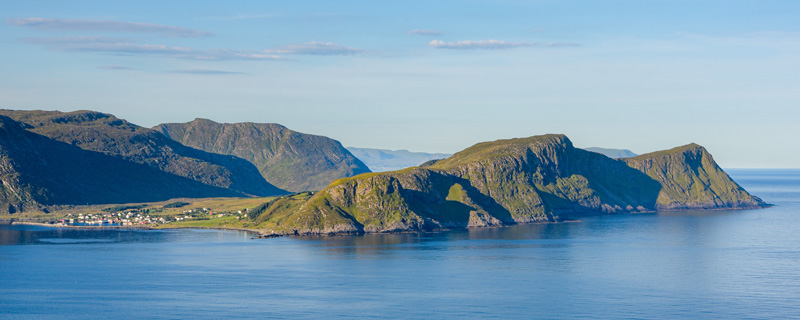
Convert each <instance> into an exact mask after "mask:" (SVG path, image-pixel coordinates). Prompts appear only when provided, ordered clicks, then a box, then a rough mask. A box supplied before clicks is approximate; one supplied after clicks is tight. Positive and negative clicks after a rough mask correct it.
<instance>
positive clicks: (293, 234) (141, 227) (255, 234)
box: [0, 204, 774, 239]
mask: <svg viewBox="0 0 800 320" xmlns="http://www.w3.org/2000/svg"><path fill="white" fill-rule="evenodd" d="M771 207H774V205H773V204H766V205H765V206H762V207H738V208H705V209H701V208H696V209H695V208H693V209H662V210H655V211H643V212H637V213H631V214H643V213H644V214H659V213H661V212H663V213H677V212H689V211H712V212H713V211H721V210H737V211H738V210H757V209H767V208H771ZM609 215H615V214H597V215H594V216H609ZM590 216H591V215H590ZM24 220H38V219H35V218H31V219H24ZM579 221H581V220H580V219H565V220H562V221H532V222H524V223H515V224H509V225H500V226H485V227H454V228H442V229H433V230H395V231H388V232H365V231H361V232H315V233H298V232H283V233H274V232H273V233H265V232H262V231H259V230H255V229H246V228H232V227H203V226H187V227H182V226H169V225H129V226H94V225H90V226H71V225H63V224H56V223H43V222H33V221H16V220H15V219H3V220H0V225H2V224H7V225H31V226H41V227H50V228H68V229H88V230H104V229H107V230H113V229H118V230H178V229H201V230H223V231H241V232H246V233H249V234H251V235H252V236H253V238H252V239H269V238H279V237H285V236H288V237H305V236H313V237H319V236H322V237H339V236H364V235H368V234H403V233H418V232H446V231H450V230H456V229H464V230H469V229H493V228H507V227H511V226H516V225H532V224H557V223H570V222H579ZM3 222H4V223H3Z"/></svg>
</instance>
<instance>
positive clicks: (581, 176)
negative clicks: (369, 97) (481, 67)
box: [258, 135, 765, 234]
mask: <svg viewBox="0 0 800 320" xmlns="http://www.w3.org/2000/svg"><path fill="white" fill-rule="evenodd" d="M703 153H705V152H704V151H703ZM663 154H664V155H665V156H667V157H668V159H664V158H663V157H661V155H660V154H659V155H658V156H652V155H650V156H648V155H644V156H641V158H640V159H633V160H631V163H632V164H633V165H632V166H633V167H632V166H629V165H628V162H625V161H622V160H614V159H611V158H608V157H606V156H603V155H601V154H598V153H594V152H589V151H585V150H582V149H577V148H575V147H573V145H572V143H571V142H570V141H569V139H567V137H566V136H564V135H545V136H536V137H530V138H522V139H509V140H499V141H493V142H484V143H479V144H477V145H475V146H472V147H470V148H468V149H466V150H464V151H461V152H458V153H456V154H454V155H453V156H451V157H450V158H447V159H444V160H441V161H436V162H433V163H431V164H428V165H424V166H421V167H415V168H408V169H404V170H400V171H394V172H382V173H369V174H362V175H358V176H355V177H351V178H345V179H340V180H337V181H335V182H333V183H332V184H331V185H329V186H328V187H327V188H325V189H323V190H322V191H320V192H318V193H317V194H314V195H313V196H311V197H310V198H308V199H307V200H305V201H299V200H298V199H296V198H292V197H289V198H286V200H282V201H284V202H281V201H278V202H276V203H273V204H268V205H265V206H264V207H263V208H261V209H262V212H269V214H267V215H262V216H260V219H261V220H260V224H258V226H259V227H260V228H261V229H262V230H263V231H264V232H275V233H288V234H326V233H362V232H394V231H410V230H430V229H441V228H452V227H486V226H502V225H509V224H515V223H529V222H546V221H561V220H564V219H570V218H576V217H580V216H583V215H587V214H611V213H628V212H645V211H654V210H657V209H684V208H751V207H762V206H764V205H765V204H764V203H763V202H761V201H760V200H758V198H755V197H753V196H751V195H749V194H747V193H746V191H744V190H741V189H740V188H738V189H737V188H733V187H729V188H727V189H725V190H723V189H720V188H716V189H714V188H708V189H701V188H692V186H695V185H697V182H695V183H694V185H691V186H687V185H686V183H684V182H683V181H684V180H686V179H688V180H691V181H695V180H700V181H706V184H708V185H710V186H711V185H723V186H732V185H731V183H733V182H732V181H731V180H730V178H729V177H727V175H724V173H722V172H721V170H719V171H715V170H711V169H707V168H706V167H708V168H711V167H715V166H716V164H714V163H713V159H711V158H710V156H708V157H706V158H705V159H706V160H705V161H706V163H704V164H702V166H697V165H695V164H694V162H693V161H694V160H693V158H691V157H687V156H682V154H686V152H684V151H683V149H674V150H669V151H665V152H664V153H663ZM700 158H701V159H702V158H703V157H702V153H701V157H700ZM648 159H656V160H653V161H648ZM670 162H675V163H673V164H670V165H669V166H668V167H667V169H665V170H660V169H653V170H654V171H656V172H667V173H666V174H662V175H658V174H651V173H649V172H648V170H642V169H640V167H641V168H661V167H660V166H659V164H662V163H664V164H666V163H670ZM640 163H641V165H640V166H639V167H637V166H636V165H639V164H640ZM701 163H702V161H701ZM679 168H690V169H689V170H683V171H679V170H678V169H679ZM691 168H694V169H691ZM701 168H702V169H701ZM716 168H718V167H716ZM696 172H713V173H709V174H705V175H697V174H696ZM695 176H697V178H695ZM733 185H735V183H733ZM676 186H683V187H684V189H679V188H678V187H676ZM737 187H738V185H737ZM680 190H685V191H687V192H688V193H689V194H690V195H687V196H685V197H679V196H678V195H679V192H680ZM726 190H727V191H726ZM673 191H674V192H673ZM712 193H713V195H712ZM665 194H666V195H665ZM721 194H724V196H723V195H721ZM709 198H710V199H724V200H726V201H723V200H719V201H716V202H713V203H714V205H715V206H713V207H712V206H710V205H709V206H704V205H696V203H703V204H705V203H711V202H708V201H706V200H703V199H709ZM668 200H669V201H672V202H669V201H668ZM286 201H293V202H292V205H291V206H288V205H286V203H285V202H286ZM281 203H283V204H281ZM679 204H684V206H680V205H679Z"/></svg>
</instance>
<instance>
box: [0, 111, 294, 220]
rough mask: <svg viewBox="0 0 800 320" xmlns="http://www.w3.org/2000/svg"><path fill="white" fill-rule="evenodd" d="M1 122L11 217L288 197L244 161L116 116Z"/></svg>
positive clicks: (38, 114) (40, 116)
mask: <svg viewBox="0 0 800 320" xmlns="http://www.w3.org/2000/svg"><path fill="white" fill-rule="evenodd" d="M0 117H1V118H2V125H3V130H2V132H0V154H2V163H0V164H1V165H2V172H1V173H0V174H2V181H3V185H4V189H2V191H0V203H4V204H10V205H11V206H13V207H14V208H11V207H9V210H8V211H18V210H19V209H22V210H24V209H26V208H36V207H38V206H39V205H52V204H96V203H125V202H140V201H158V200H166V199H169V198H175V197H211V196H247V195H259V196H268V195H276V194H284V193H286V192H285V191H283V190H281V189H278V188H276V187H275V186H273V185H270V184H269V183H268V182H266V181H265V180H264V179H263V178H262V177H261V176H260V175H259V174H258V171H257V170H256V168H255V167H254V166H253V165H252V164H251V163H249V162H247V161H245V160H243V159H239V158H236V157H232V156H225V155H218V154H212V153H208V152H205V151H201V150H196V149H192V148H189V147H186V146H183V145H181V144H180V143H177V142H175V141H173V140H171V139H168V138H167V137H165V136H164V135H162V134H161V133H158V132H156V131H153V130H150V129H146V128H142V127H138V126H136V125H133V124H131V123H128V122H127V121H124V120H121V119H118V118H116V117H114V116H112V115H109V114H103V113H99V112H93V111H76V112H69V113H62V112H57V111H13V110H0ZM17 207H19V208H17ZM3 209H4V207H0V211H5V210H3Z"/></svg>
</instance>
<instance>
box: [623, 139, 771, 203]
mask: <svg viewBox="0 0 800 320" xmlns="http://www.w3.org/2000/svg"><path fill="white" fill-rule="evenodd" d="M622 161H624V162H625V163H627V164H628V165H629V166H631V167H633V168H636V169H637V170H639V171H641V172H644V173H646V174H647V175H648V176H650V177H651V178H653V179H654V180H656V181H658V182H660V183H661V186H662V188H661V190H660V192H659V194H658V199H657V201H656V207H657V208H658V209H661V210H678V209H714V208H759V207H763V206H764V205H765V204H764V202H763V201H761V199H759V198H757V197H754V196H752V195H750V194H749V193H747V191H745V190H744V188H742V187H741V186H739V185H738V184H737V183H736V182H734V181H733V179H731V178H730V176H728V174H727V173H725V172H724V171H723V170H722V169H721V168H720V167H719V165H717V163H716V162H715V161H714V158H713V157H712V156H711V154H710V153H708V151H707V150H706V149H705V148H703V147H701V146H699V145H697V144H694V143H692V144H688V145H685V146H682V147H677V148H674V149H670V150H666V151H659V152H653V153H648V154H643V155H641V156H638V157H633V158H627V159H622Z"/></svg>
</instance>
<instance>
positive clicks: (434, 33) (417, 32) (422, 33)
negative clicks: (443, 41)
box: [408, 29, 442, 36]
mask: <svg viewBox="0 0 800 320" xmlns="http://www.w3.org/2000/svg"><path fill="white" fill-rule="evenodd" d="M408 34H413V35H420V36H440V35H442V33H441V32H439V31H436V30H421V29H414V30H411V31H409V32H408Z"/></svg>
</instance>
